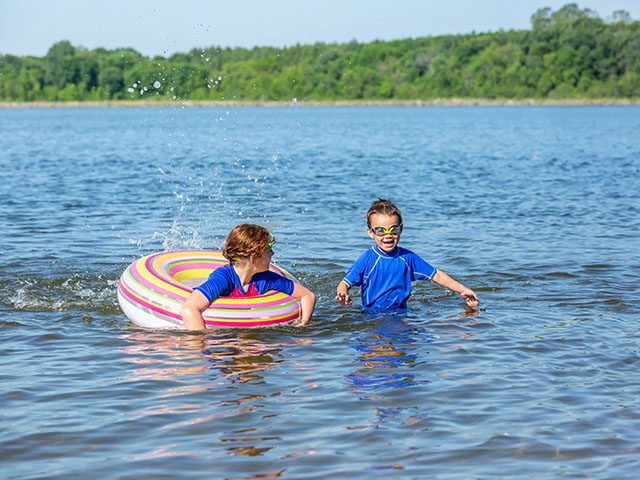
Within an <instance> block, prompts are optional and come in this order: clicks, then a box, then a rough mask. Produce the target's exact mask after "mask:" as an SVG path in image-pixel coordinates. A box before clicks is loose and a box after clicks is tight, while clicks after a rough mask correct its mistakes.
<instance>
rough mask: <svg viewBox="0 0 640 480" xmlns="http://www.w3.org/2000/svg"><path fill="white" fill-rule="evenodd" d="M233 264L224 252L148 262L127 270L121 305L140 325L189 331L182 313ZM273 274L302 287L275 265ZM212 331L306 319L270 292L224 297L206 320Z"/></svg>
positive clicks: (292, 302) (170, 255) (167, 255)
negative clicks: (221, 269) (213, 278)
mask: <svg viewBox="0 0 640 480" xmlns="http://www.w3.org/2000/svg"><path fill="white" fill-rule="evenodd" d="M227 263H229V262H228V261H227V259H225V258H224V257H223V256H222V252H220V251H218V250H181V251H172V252H160V253H154V254H152V255H147V256H146V257H142V258H140V259H138V260H136V261H135V262H133V263H132V264H131V265H129V266H128V267H127V269H126V270H125V271H124V273H123V274H122V276H121V277H120V281H119V282H118V301H119V302H120V307H121V308H122V311H123V312H124V313H125V315H126V316H127V317H128V318H129V320H131V321H132V322H133V323H135V324H136V325H139V326H141V327H145V328H154V329H184V324H183V323H182V318H181V316H180V307H182V304H183V303H184V301H185V300H186V299H187V297H188V296H189V295H190V294H191V292H192V291H193V288H194V287H196V286H198V285H200V284H201V283H202V282H204V281H205V280H206V279H207V278H208V277H209V274H210V273H211V272H212V271H213V270H215V269H216V268H218V267H222V266H224V265H226V264H227ZM269 269H270V270H271V271H273V272H276V273H279V274H280V275H282V276H283V277H286V278H289V279H291V280H293V281H297V280H296V279H295V278H294V277H293V276H292V275H291V274H290V273H288V272H287V271H285V270H284V269H282V268H279V267H276V266H275V265H273V264H271V265H270V266H269ZM202 316H203V318H204V322H205V325H206V326H207V328H218V327H243V328H245V327H264V326H268V325H279V324H285V323H288V322H292V321H293V320H296V319H297V318H298V317H299V316H300V305H299V304H298V302H297V301H296V299H295V298H293V297H291V296H289V295H287V294H285V293H282V292H276V291H273V290H270V291H268V292H266V293H264V294H263V295H258V296H255V297H243V298H230V297H220V298H217V299H216V300H214V301H213V303H212V304H211V305H210V306H209V308H207V309H206V310H205V311H204V312H203V314H202Z"/></svg>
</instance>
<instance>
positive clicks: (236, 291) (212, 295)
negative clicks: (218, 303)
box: [195, 265, 294, 302]
mask: <svg viewBox="0 0 640 480" xmlns="http://www.w3.org/2000/svg"><path fill="white" fill-rule="evenodd" d="M293 287H294V285H293V280H289V279H288V278H285V277H283V276H282V275H278V274H277V273H275V272H272V271H270V270H268V271H266V272H260V273H256V274H255V275H254V276H253V277H252V278H251V283H250V284H249V288H247V291H246V292H245V291H243V290H242V283H241V282H240V278H239V277H238V274H237V273H236V271H235V269H234V268H233V267H232V266H231V265H225V266H224V267H220V268H216V269H215V270H214V271H213V272H211V275H209V278H208V279H207V280H206V281H205V282H204V283H203V284H202V285H200V286H198V287H196V288H195V290H198V291H199V292H201V293H202V294H203V295H204V296H205V297H207V299H208V300H209V302H213V301H214V300H215V299H216V298H218V297H255V296H256V295H262V294H263V293H265V292H267V291H269V290H276V291H278V292H282V293H286V294H287V295H291V294H292V293H293Z"/></svg>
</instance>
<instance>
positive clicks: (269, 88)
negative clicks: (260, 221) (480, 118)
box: [0, 3, 640, 102]
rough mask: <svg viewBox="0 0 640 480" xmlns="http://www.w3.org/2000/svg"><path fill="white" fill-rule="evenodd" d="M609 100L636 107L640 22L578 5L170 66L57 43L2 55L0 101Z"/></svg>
mask: <svg viewBox="0 0 640 480" xmlns="http://www.w3.org/2000/svg"><path fill="white" fill-rule="evenodd" d="M606 97H610V98H630V97H640V22H639V21H637V20H632V19H631V17H630V16H629V14H628V13H627V12H625V11H622V10H618V11H615V12H614V13H613V14H612V15H611V17H610V18H608V19H607V20H603V19H602V18H600V17H599V15H598V14H597V13H596V12H594V11H592V10H590V9H582V8H580V7H579V6H578V5H577V4H575V3H571V4H567V5H565V6H563V7H562V8H560V9H558V10H557V11H552V10H551V9H550V8H543V9H539V10H538V11H536V12H535V13H534V14H533V15H532V16H531V28H530V29H527V30H509V31H503V30H500V31H497V32H491V33H475V32H474V33H470V34H463V35H440V36H433V37H422V38H415V39H412V38H408V39H403V40H395V41H379V40H378V41H373V42H369V43H358V42H356V41H355V40H354V41H352V42H349V43H343V44H325V43H316V44H314V45H296V46H293V47H286V48H273V47H255V48H252V49H246V48H233V49H231V48H221V47H210V48H205V49H193V50H191V51H190V52H188V53H176V54H174V55H171V56H169V57H167V58H165V57H161V56H156V57H153V58H149V57H145V56H143V55H141V54H140V53H138V52H137V51H135V50H133V49H131V48H123V49H117V50H106V49H104V48H97V49H95V50H87V49H85V48H81V47H74V46H73V45H71V43H70V42H68V41H61V42H58V43H56V44H55V45H53V46H52V47H51V48H50V49H49V51H48V53H47V55H46V56H44V57H30V56H29V57H17V56H13V55H4V56H0V101H20V102H29V101H73V100H75V101H84V100H91V101H100V100H132V99H154V98H155V99H162V100H166V99H169V100H256V101H282V100H286V101H291V100H292V99H294V98H295V99H297V100H300V101H303V100H310V101H341V100H384V99H390V100H394V99H396V100H430V99H435V98H445V99H446V98H479V99H524V98H536V99H553V98H562V99H569V98H584V99H592V98H606Z"/></svg>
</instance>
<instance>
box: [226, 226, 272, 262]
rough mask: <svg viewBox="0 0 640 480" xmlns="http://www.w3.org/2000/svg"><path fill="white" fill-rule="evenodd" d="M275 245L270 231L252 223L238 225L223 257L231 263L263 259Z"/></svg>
mask: <svg viewBox="0 0 640 480" xmlns="http://www.w3.org/2000/svg"><path fill="white" fill-rule="evenodd" d="M274 243H275V238H273V235H271V234H270V233H269V230H267V229H266V228H264V227H262V226H260V225H253V224H250V223H243V224H242V225H238V226H236V227H234V228H233V230H231V232H229V235H228V236H227V241H226V242H225V244H224V250H222V255H223V256H224V258H226V259H227V260H229V262H230V263H233V262H234V261H238V260H244V259H247V258H257V257H261V256H262V255H263V254H264V253H265V252H266V251H267V250H268V249H270V248H271V246H272V245H273V244H274Z"/></svg>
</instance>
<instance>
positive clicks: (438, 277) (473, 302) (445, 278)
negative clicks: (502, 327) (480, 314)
mask: <svg viewBox="0 0 640 480" xmlns="http://www.w3.org/2000/svg"><path fill="white" fill-rule="evenodd" d="M432 280H433V281H434V282H436V283H437V284H438V285H440V286H442V287H444V288H448V289H449V290H451V291H453V292H456V293H459V294H460V296H461V297H462V298H463V299H464V301H465V302H467V305H469V306H470V307H474V308H477V307H478V295H476V294H475V292H474V291H473V290H471V289H470V288H467V287H465V286H464V285H462V284H461V283H460V282H457V281H456V280H454V279H453V278H451V277H450V276H449V275H447V274H446V273H444V272H443V271H442V270H437V271H436V274H435V275H434V276H433V278H432Z"/></svg>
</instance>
